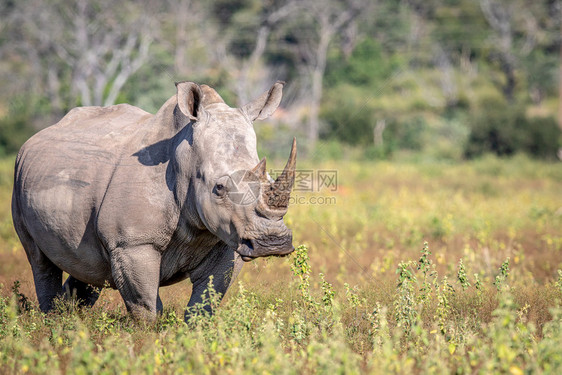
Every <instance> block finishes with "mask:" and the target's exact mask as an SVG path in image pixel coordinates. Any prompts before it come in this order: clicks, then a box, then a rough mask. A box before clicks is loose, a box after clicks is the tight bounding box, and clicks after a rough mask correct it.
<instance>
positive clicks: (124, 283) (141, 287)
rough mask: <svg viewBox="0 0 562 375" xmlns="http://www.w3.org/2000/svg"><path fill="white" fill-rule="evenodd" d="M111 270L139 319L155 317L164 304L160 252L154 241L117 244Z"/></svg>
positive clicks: (130, 307)
mask: <svg viewBox="0 0 562 375" xmlns="http://www.w3.org/2000/svg"><path fill="white" fill-rule="evenodd" d="M111 273H112V276H113V280H114V281H115V285H116V287H117V289H118V290H119V293H120V294H121V297H123V300H124V301H125V306H127V310H128V311H129V312H130V313H131V314H133V316H134V317H135V318H137V319H147V320H154V319H155V318H156V313H157V310H158V308H161V306H162V302H160V303H158V301H159V300H160V298H159V296H158V285H159V283H160V253H159V252H158V251H156V250H155V249H154V247H153V246H151V245H144V246H135V247H128V248H117V249H115V250H113V251H112V252H111ZM158 305H160V306H158Z"/></svg>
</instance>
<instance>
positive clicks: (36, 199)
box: [13, 104, 152, 284]
mask: <svg viewBox="0 0 562 375" xmlns="http://www.w3.org/2000/svg"><path fill="white" fill-rule="evenodd" d="M150 117H152V115H150V114H149V113H147V112H145V111H143V110H141V109H139V108H136V107H133V106H130V105H123V104H121V105H116V106H111V107H103V108H102V107H81V108H75V109H73V110H72V111H70V112H69V113H68V114H67V115H66V116H65V117H64V118H63V119H62V120H61V121H60V122H58V123H57V124H55V125H53V126H51V127H48V128H46V129H44V130H42V131H41V132H39V133H37V134H36V135H34V136H33V137H32V138H30V139H29V140H28V141H27V142H26V143H25V144H24V145H23V146H22V148H21V150H20V152H19V154H18V157H17V160H16V170H15V181H14V195H13V200H14V202H13V215H14V222H15V223H16V229H18V225H19V226H20V227H22V226H23V230H24V231H25V232H26V235H29V236H30V237H31V238H32V239H33V241H34V242H35V243H37V244H38V246H39V247H40V248H41V250H42V251H43V252H44V253H45V254H46V255H47V256H48V257H49V259H50V260H51V261H52V262H53V263H55V264H56V265H58V266H59V267H60V268H61V269H63V270H65V271H67V272H69V273H70V269H69V268H79V269H81V271H80V273H83V275H81V276H82V277H81V278H82V279H84V281H89V282H91V283H93V284H95V283H96V282H95V281H96V280H94V279H97V278H99V276H100V275H99V272H98V271H99V270H91V271H89V270H88V268H91V267H92V266H95V265H97V264H101V263H106V262H104V259H103V258H104V257H105V255H104V254H103V252H102V251H101V248H100V243H99V240H98V239H97V238H96V234H95V228H94V226H95V217H96V215H97V210H98V209H99V206H100V203H101V202H102V200H103V197H104V194H105V192H106V189H107V186H108V184H109V182H110V180H111V177H112V174H113V173H114V170H115V168H116V167H117V166H118V164H119V161H120V159H121V158H122V155H124V154H127V153H128V152H130V149H131V147H132V146H131V144H133V143H134V139H135V138H137V137H142V134H140V135H139V132H141V133H142V125H143V123H145V122H146V120H147V119H149V118H150ZM21 230H22V229H21V228H20V231H21ZM20 237H21V236H20ZM84 266H86V267H84ZM89 272H91V273H92V274H91V275H90V274H89Z"/></svg>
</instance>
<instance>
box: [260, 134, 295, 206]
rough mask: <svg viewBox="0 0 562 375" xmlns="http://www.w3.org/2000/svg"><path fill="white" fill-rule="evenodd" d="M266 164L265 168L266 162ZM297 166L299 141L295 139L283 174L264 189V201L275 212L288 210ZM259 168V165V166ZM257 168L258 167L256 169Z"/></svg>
mask: <svg viewBox="0 0 562 375" xmlns="http://www.w3.org/2000/svg"><path fill="white" fill-rule="evenodd" d="M262 161H263V162H264V167H265V160H262ZM260 164H261V162H260ZM296 165H297V140H296V138H293V145H292V146H291V155H289V160H288V161H287V165H285V169H283V173H281V175H280V176H279V177H277V179H276V180H275V182H274V183H272V184H270V186H269V188H268V189H264V199H265V202H266V203H267V206H268V207H269V208H272V209H275V210H282V209H287V207H288V206H289V198H290V196H291V190H292V189H293V185H294V183H295V167H296ZM258 166H259V164H258ZM256 168H257V167H256Z"/></svg>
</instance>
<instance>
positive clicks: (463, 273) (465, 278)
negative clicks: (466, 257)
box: [457, 258, 470, 290]
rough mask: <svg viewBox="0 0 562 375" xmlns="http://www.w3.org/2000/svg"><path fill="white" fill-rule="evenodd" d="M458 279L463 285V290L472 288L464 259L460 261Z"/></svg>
mask: <svg viewBox="0 0 562 375" xmlns="http://www.w3.org/2000/svg"><path fill="white" fill-rule="evenodd" d="M457 279H458V280H459V283H460V284H461V288H462V290H467V289H468V288H469V287H470V282H469V281H468V276H467V274H466V269H465V268H464V263H463V261H462V258H461V259H460V260H459V270H458V272H457Z"/></svg>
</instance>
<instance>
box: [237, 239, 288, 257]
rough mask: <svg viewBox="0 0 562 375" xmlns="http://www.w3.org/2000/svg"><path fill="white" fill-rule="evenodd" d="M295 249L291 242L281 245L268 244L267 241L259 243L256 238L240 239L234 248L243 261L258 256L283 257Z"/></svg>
mask: <svg viewBox="0 0 562 375" xmlns="http://www.w3.org/2000/svg"><path fill="white" fill-rule="evenodd" d="M294 250H295V248H294V247H293V245H292V243H291V242H290V240H289V242H288V243H287V242H285V243H284V244H283V246H279V244H275V245H270V246H268V244H267V243H263V244H262V243H261V242H260V241H258V240H249V239H242V240H241V241H240V243H239V245H238V248H237V249H236V252H237V253H238V254H239V255H240V257H241V258H242V260H243V261H244V262H250V261H252V260H254V259H256V258H258V257H266V256H275V257H285V256H287V255H289V254H290V253H292V252H293V251H294Z"/></svg>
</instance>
